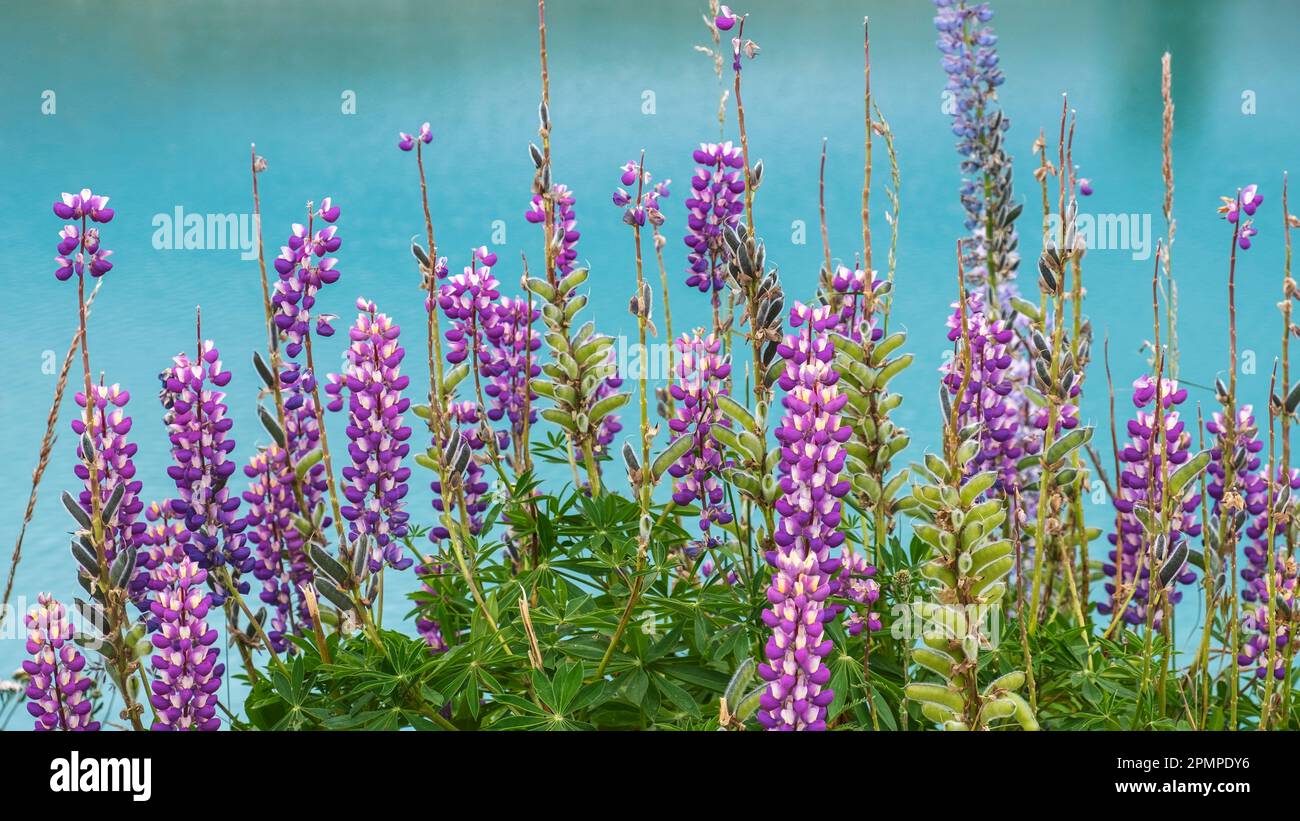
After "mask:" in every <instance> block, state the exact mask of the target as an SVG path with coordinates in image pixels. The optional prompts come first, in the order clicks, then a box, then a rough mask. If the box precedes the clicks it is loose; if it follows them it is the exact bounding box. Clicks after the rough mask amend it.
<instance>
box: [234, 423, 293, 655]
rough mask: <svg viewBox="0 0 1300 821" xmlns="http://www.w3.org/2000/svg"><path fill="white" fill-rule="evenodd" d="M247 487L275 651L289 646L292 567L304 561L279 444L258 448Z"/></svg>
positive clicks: (250, 530) (248, 532) (249, 533)
mask: <svg viewBox="0 0 1300 821" xmlns="http://www.w3.org/2000/svg"><path fill="white" fill-rule="evenodd" d="M244 475H245V476H247V477H248V479H249V483H248V490H245V491H244V494H243V497H244V501H245V502H246V503H247V508H246V509H247V513H246V514H245V521H246V522H247V527H246V528H245V530H244V533H245V536H246V537H247V539H248V541H249V542H251V543H252V545H253V562H254V563H253V577H254V578H255V579H257V580H258V581H260V582H261V583H262V592H261V594H260V598H261V600H262V601H263V602H265V603H266V604H268V605H270V606H271V607H273V608H274V610H273V611H272V612H273V614H272V616H271V619H270V628H269V629H268V630H267V638H269V639H270V640H271V646H272V647H273V648H274V649H275V651H276V652H277V653H283V652H284V651H285V650H287V649H288V647H289V640H288V638H287V637H286V636H287V634H289V633H291V632H292V628H291V627H290V607H291V606H292V603H293V589H294V586H295V585H294V580H293V577H292V574H291V572H290V566H291V565H293V564H294V563H295V561H297V562H303V563H306V555H305V551H304V545H303V536H302V533H301V532H299V530H298V528H296V527H294V524H293V516H294V514H295V513H296V511H297V508H298V504H297V501H296V500H295V498H294V493H293V481H294V475H293V473H292V472H291V470H290V468H289V465H288V461H287V460H286V459H285V452H284V450H283V449H282V448H280V447H279V446H277V445H271V446H270V447H267V448H264V449H262V450H259V451H258V452H257V453H255V454H253V457H252V458H251V459H249V462H248V464H247V465H245V466H244Z"/></svg>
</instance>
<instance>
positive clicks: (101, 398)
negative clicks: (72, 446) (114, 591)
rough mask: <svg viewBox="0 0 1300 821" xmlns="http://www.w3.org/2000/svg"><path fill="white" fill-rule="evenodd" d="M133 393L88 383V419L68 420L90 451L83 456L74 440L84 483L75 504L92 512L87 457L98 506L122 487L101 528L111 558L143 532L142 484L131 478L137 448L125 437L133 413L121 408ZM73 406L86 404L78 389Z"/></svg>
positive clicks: (84, 397) (118, 388) (77, 471)
mask: <svg viewBox="0 0 1300 821" xmlns="http://www.w3.org/2000/svg"><path fill="white" fill-rule="evenodd" d="M130 400H131V395H130V394H129V393H127V392H126V391H124V390H122V388H121V387H120V386H119V385H116V384H114V385H110V386H108V387H105V386H104V385H93V386H91V397H90V410H89V412H88V413H87V414H86V418H89V420H90V426H89V427H87V426H86V418H76V419H73V420H72V430H73V432H74V433H76V434H77V436H78V437H84V436H85V435H87V434H89V437H90V442H91V448H92V453H90V454H86V453H85V452H83V450H82V446H81V442H80V440H78V444H77V457H78V459H79V461H78V462H77V464H76V466H75V467H74V468H73V470H74V471H75V472H76V474H77V478H78V479H80V480H81V481H82V483H83V485H84V489H83V490H82V491H81V493H80V495H79V497H78V502H79V503H80V504H81V509H82V510H84V511H86V513H87V515H89V514H90V513H91V509H92V501H93V500H92V499H91V497H90V468H88V467H87V466H86V457H87V456H88V455H89V456H90V457H91V458H92V459H93V463H94V470H95V478H96V481H97V482H98V483H99V508H100V510H103V509H104V506H105V505H106V504H107V502H108V500H109V499H110V498H112V496H113V493H114V491H116V490H117V488H118V487H119V486H120V487H122V491H123V492H122V500H121V502H119V503H118V506H117V509H116V510H115V511H113V516H112V518H111V519H109V521H108V523H107V525H106V526H105V528H104V553H105V555H106V556H107V557H108V559H109V560H112V558H113V557H114V556H116V555H117V552H118V550H119V549H123V548H127V547H130V546H131V545H133V544H135V543H136V540H137V539H138V538H139V537H140V534H141V533H143V532H144V528H145V524H144V522H141V521H138V519H139V516H140V511H142V510H144V502H143V501H141V500H140V495H139V494H140V489H141V488H142V487H143V484H142V483H141V482H140V480H139V479H136V478H135V463H134V461H133V460H134V458H135V454H136V450H137V447H136V445H135V444H134V443H131V442H128V441H127V439H126V435H127V434H128V433H130V432H131V417H129V416H127V415H126V412H125V411H124V410H123V408H124V407H126V404H127V402H129V401H130ZM76 401H77V406H78V407H80V408H83V409H84V408H85V407H86V395H85V393H84V392H83V391H78V392H77V395H76Z"/></svg>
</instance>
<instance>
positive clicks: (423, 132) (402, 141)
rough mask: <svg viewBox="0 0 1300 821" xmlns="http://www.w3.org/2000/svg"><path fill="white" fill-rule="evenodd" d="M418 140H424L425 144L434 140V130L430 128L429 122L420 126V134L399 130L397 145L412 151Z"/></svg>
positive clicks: (404, 149)
mask: <svg viewBox="0 0 1300 821" xmlns="http://www.w3.org/2000/svg"><path fill="white" fill-rule="evenodd" d="M417 141H419V142H422V143H424V144H425V145H428V144H429V143H431V142H433V130H432V129H431V128H429V124H428V123H425V124H424V125H422V126H420V132H419V133H418V134H407V133H406V132H405V131H402V132H399V133H398V138H397V147H398V148H400V149H402V150H403V151H410V150H411V149H412V148H415V143H416V142H417Z"/></svg>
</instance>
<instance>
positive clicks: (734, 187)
mask: <svg viewBox="0 0 1300 821" xmlns="http://www.w3.org/2000/svg"><path fill="white" fill-rule="evenodd" d="M719 19H721V18H719ZM695 162H696V163H697V167H696V169H695V173H694V174H693V175H692V176H691V195H690V196H689V197H687V198H686V238H685V239H686V246H687V247H688V248H690V249H691V250H690V253H688V254H687V256H686V262H687V266H688V268H687V270H688V275H687V277H686V284H687V285H689V286H690V287H692V288H698V289H699V290H700V292H701V293H703V292H707V291H714V292H716V291H720V290H722V287H723V283H724V282H725V272H726V268H727V259H728V252H727V246H726V243H725V242H723V239H722V234H723V232H724V231H725V230H726V229H727V228H734V227H735V226H736V225H737V223H739V222H740V215H741V214H742V213H744V211H745V202H744V196H743V195H744V193H745V158H744V156H743V155H742V153H741V151H740V148H739V147H738V146H734V145H732V144H731V143H730V142H726V143H721V144H718V143H701V144H700V147H699V148H697V149H695Z"/></svg>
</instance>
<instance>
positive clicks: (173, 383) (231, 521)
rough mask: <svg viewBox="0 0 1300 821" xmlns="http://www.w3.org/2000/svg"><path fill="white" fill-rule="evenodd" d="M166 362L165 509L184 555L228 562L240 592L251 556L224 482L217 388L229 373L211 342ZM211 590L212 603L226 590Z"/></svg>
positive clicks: (226, 423)
mask: <svg viewBox="0 0 1300 821" xmlns="http://www.w3.org/2000/svg"><path fill="white" fill-rule="evenodd" d="M172 362H173V364H172V366H171V367H170V368H168V369H167V370H165V371H163V372H162V374H161V377H162V382H163V390H162V394H161V399H162V402H163V407H164V408H166V413H165V414H164V417H163V419H164V422H165V423H166V425H167V435H168V438H169V439H170V440H171V443H172V458H173V459H174V460H175V462H176V464H174V465H172V466H171V467H169V468H168V469H167V475H168V476H170V477H171V478H172V480H173V481H175V482H176V491H177V496H176V498H175V499H172V500H171V503H170V504H171V509H172V512H173V513H174V514H175V515H177V516H179V517H182V518H183V519H184V521H185V527H186V528H187V529H188V530H189V531H190V533H191V534H193V537H194V538H193V539H192V540H191V541H190V543H189V544H188V546H187V548H186V549H187V551H188V552H189V556H190V558H191V559H193V560H194V561H196V562H198V564H199V566H200V567H202V568H203V569H205V570H209V569H212V568H216V567H222V566H224V565H229V567H230V571H231V574H232V579H233V580H234V581H235V586H236V587H237V589H238V590H239V592H240V593H246V592H248V589H249V585H248V582H246V581H243V582H241V581H238V575H239V574H241V573H246V572H249V571H251V570H252V567H253V560H252V554H251V553H250V551H249V549H248V546H247V544H245V540H244V537H243V534H242V531H243V529H244V521H243V520H242V519H240V518H239V516H238V511H239V497H238V495H232V494H231V492H230V489H229V488H228V487H227V486H226V485H227V481H228V480H229V479H230V476H231V474H233V473H234V472H235V467H236V466H235V462H234V460H232V459H231V458H230V453H231V452H232V451H233V450H234V449H235V440H234V439H232V438H230V429H231V427H232V425H233V422H232V420H230V419H229V418H227V416H226V412H227V407H226V403H225V399H226V394H225V393H224V392H223V391H222V390H220V389H221V388H224V387H225V386H226V385H228V384H229V383H230V371H227V370H224V369H223V367H222V364H221V355H220V354H219V353H218V351H217V349H216V347H215V346H214V345H213V344H212V341H211V340H204V341H203V343H202V345H201V346H200V351H199V355H198V357H197V358H193V359H192V358H191V357H190V356H189V354H186V353H181V354H178V355H177V356H176V357H175V358H174V359H173V360H172ZM213 581H214V582H215V581H216V579H213ZM213 589H214V591H215V592H216V597H215V601H216V603H217V604H221V603H222V602H224V601H225V598H226V596H227V595H228V594H229V592H230V591H227V590H224V589H222V587H221V585H215V584H214V588H213Z"/></svg>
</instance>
